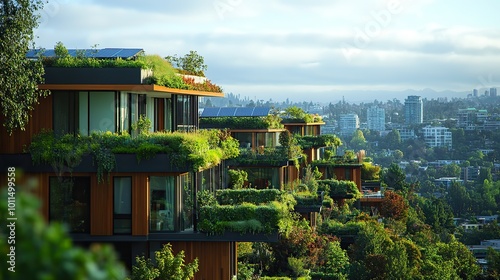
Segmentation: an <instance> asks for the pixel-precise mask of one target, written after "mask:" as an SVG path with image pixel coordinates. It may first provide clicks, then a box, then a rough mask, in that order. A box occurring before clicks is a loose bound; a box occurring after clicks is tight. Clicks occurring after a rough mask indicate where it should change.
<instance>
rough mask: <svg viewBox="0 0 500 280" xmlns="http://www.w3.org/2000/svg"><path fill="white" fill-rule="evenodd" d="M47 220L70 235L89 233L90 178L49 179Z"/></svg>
mask: <svg viewBox="0 0 500 280" xmlns="http://www.w3.org/2000/svg"><path fill="white" fill-rule="evenodd" d="M49 220H51V221H59V222H63V223H66V224H67V225H68V227H69V231H70V232H71V233H90V177H50V178H49Z"/></svg>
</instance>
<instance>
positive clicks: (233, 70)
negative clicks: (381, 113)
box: [35, 0, 500, 102]
mask: <svg viewBox="0 0 500 280" xmlns="http://www.w3.org/2000/svg"><path fill="white" fill-rule="evenodd" d="M498 11H500V2H498V1H492V0H479V1H474V2H470V1H465V0H458V1H451V0H440V1H437V0H422V1H410V0H387V1H383V0H375V1H369V2H366V1H361V0H358V1H349V2H347V1H323V0H322V1H316V2H313V3H309V2H301V1H283V0H277V1H272V2H268V1H258V0H255V1H245V0H216V1H200V0H186V1H184V2H178V1H158V0H144V1H140V2H137V1H116V0H109V1H97V0H86V1H84V0H74V1H69V0H50V1H49V3H48V4H46V6H45V9H44V10H43V11H42V13H41V23H40V27H39V28H38V29H37V30H35V35H36V36H37V38H36V40H35V47H43V48H46V49H50V48H53V46H54V45H55V44H56V43H57V42H58V41H61V42H63V43H64V44H65V45H66V47H68V48H78V49H85V48H90V47H91V46H94V45H97V47H99V48H105V47H123V48H132V47H133V48H143V49H144V50H145V51H146V53H147V54H159V55H161V56H167V55H175V54H177V55H184V54H186V53H188V52H189V51H190V50H195V51H197V52H198V53H199V54H200V55H202V56H204V58H205V63H206V64H207V65H208V71H207V73H206V74H207V76H208V78H209V79H210V80H212V81H213V82H214V83H216V84H218V85H220V86H221V87H222V88H223V89H224V91H225V92H226V93H229V92H232V93H234V94H240V95H241V96H247V97H249V98H251V99H259V100H269V99H272V100H275V101H279V100H285V99H286V98H289V99H290V100H292V101H299V100H310V101H313V102H329V101H330V102H335V101H337V100H342V98H344V99H345V100H346V101H350V102H361V101H369V100H374V99H377V100H380V101H384V100H387V99H393V98H398V99H400V100H403V99H404V98H405V97H406V96H407V95H410V94H407V93H406V90H407V89H411V90H415V91H416V92H417V93H416V95H422V97H424V98H428V96H426V95H425V94H426V92H429V94H431V95H432V94H433V93H432V92H430V91H428V90H425V89H433V90H435V91H437V92H438V93H439V92H442V91H448V90H449V91H455V92H459V93H460V95H462V94H463V96H459V97H465V96H467V94H469V93H470V94H472V90H473V89H474V88H477V89H482V88H484V89H489V88H491V87H500V70H499V67H498V65H500V18H499V17H498V15H497V13H498ZM89 15H91V16H89ZM418 92H422V94H419V93H418ZM482 93H484V90H479V95H482ZM434 94H435V93H434ZM443 94H444V95H446V96H448V94H446V93H443ZM450 94H451V95H453V94H452V93H451V92H450ZM436 97H441V96H436Z"/></svg>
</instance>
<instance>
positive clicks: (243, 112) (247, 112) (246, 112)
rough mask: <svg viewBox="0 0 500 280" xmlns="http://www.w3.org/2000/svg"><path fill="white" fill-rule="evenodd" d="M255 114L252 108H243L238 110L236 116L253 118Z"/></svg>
mask: <svg viewBox="0 0 500 280" xmlns="http://www.w3.org/2000/svg"><path fill="white" fill-rule="evenodd" d="M252 114H253V108H252V107H241V108H236V113H235V114H234V115H235V116H237V117H251V116H252Z"/></svg>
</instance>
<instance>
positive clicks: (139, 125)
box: [132, 115, 151, 134]
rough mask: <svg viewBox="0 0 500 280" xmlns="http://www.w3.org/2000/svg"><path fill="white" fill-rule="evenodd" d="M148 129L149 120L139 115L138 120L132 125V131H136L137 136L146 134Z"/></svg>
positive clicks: (149, 126)
mask: <svg viewBox="0 0 500 280" xmlns="http://www.w3.org/2000/svg"><path fill="white" fill-rule="evenodd" d="M150 129H151V120H150V119H149V118H148V117H146V116H144V115H140V116H139V119H138V120H137V121H136V122H134V123H133V124H132V130H135V131H137V133H138V134H148V133H149V130H150Z"/></svg>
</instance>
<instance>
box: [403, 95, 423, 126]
mask: <svg viewBox="0 0 500 280" xmlns="http://www.w3.org/2000/svg"><path fill="white" fill-rule="evenodd" d="M423 122H424V106H423V102H422V97H420V96H415V95H410V96H408V98H406V99H405V123H406V124H419V123H423Z"/></svg>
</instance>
